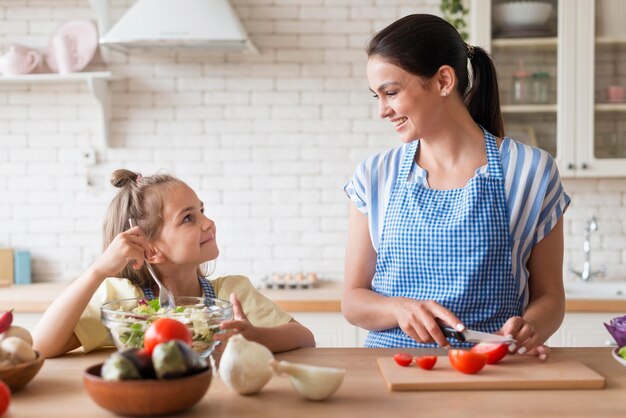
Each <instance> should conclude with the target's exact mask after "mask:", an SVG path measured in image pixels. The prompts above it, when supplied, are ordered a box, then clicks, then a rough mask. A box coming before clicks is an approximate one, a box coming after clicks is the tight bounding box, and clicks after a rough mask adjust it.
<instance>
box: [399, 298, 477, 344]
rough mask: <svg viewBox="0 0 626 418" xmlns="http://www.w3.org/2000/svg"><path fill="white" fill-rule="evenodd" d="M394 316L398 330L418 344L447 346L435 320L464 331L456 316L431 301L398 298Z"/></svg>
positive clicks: (446, 341)
mask: <svg viewBox="0 0 626 418" xmlns="http://www.w3.org/2000/svg"><path fill="white" fill-rule="evenodd" d="M394 314H395V316H396V319H397V320H398V326H399V327H400V329H401V330H402V331H404V332H405V333H406V334H407V335H408V336H409V337H411V338H413V339H414V340H415V341H417V342H418V343H432V342H433V341H434V342H436V343H437V344H439V345H440V346H441V347H447V346H448V345H449V343H448V340H447V339H446V337H445V336H444V335H443V332H442V331H441V328H439V325H437V321H436V319H440V320H442V321H443V322H445V323H447V324H449V325H451V326H452V327H453V328H455V329H456V330H457V331H463V330H464V329H465V326H464V325H463V324H462V323H461V321H460V320H459V318H457V317H456V315H454V314H453V313H452V312H450V311H449V310H448V309H446V308H444V307H443V306H441V305H440V304H438V303H437V302H435V301H433V300H415V299H408V298H398V299H397V303H395V304H394Z"/></svg>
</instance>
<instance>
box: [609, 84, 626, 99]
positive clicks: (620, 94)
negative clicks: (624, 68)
mask: <svg viewBox="0 0 626 418" xmlns="http://www.w3.org/2000/svg"><path fill="white" fill-rule="evenodd" d="M625 92H626V89H625V88H624V87H623V86H608V87H607V88H606V98H607V100H608V101H609V102H611V103H622V102H623V101H624V93H625Z"/></svg>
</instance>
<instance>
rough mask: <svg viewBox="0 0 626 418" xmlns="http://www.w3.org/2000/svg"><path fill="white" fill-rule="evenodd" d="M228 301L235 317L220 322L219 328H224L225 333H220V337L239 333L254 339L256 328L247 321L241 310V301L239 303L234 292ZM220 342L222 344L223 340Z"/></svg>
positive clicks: (225, 338)
mask: <svg viewBox="0 0 626 418" xmlns="http://www.w3.org/2000/svg"><path fill="white" fill-rule="evenodd" d="M230 303H232V304H233V316H234V317H235V319H233V320H232V321H224V322H222V323H221V324H220V329H225V330H226V333H225V334H222V335H224V336H223V337H221V338H223V339H224V340H227V339H228V338H230V337H231V336H232V335H234V334H241V335H243V336H244V337H245V338H246V339H248V340H251V341H255V335H256V331H257V328H256V327H255V326H254V325H252V323H251V322H250V321H248V317H247V316H246V314H245V313H244V312H243V308H242V307H241V303H239V300H237V296H235V294H234V293H231V294H230ZM222 344H224V342H222Z"/></svg>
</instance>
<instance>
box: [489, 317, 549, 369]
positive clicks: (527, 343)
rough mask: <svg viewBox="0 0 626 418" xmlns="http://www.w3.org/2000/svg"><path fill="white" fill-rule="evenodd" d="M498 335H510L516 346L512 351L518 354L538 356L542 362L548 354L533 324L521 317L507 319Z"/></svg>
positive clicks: (547, 349) (546, 347)
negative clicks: (515, 341)
mask: <svg viewBox="0 0 626 418" xmlns="http://www.w3.org/2000/svg"><path fill="white" fill-rule="evenodd" d="M498 334H502V335H510V336H511V337H513V338H514V339H516V340H517V344H516V346H515V347H514V348H513V350H512V351H513V352H514V351H516V350H517V353H518V354H529V355H533V356H538V357H539V358H540V359H542V360H545V359H546V358H548V355H549V354H550V348H549V347H548V346H546V345H544V344H543V341H542V340H541V337H540V336H539V334H537V330H536V327H535V324H534V323H533V322H532V321H530V320H528V319H524V318H522V317H521V316H513V317H511V318H509V319H508V320H507V321H506V322H505V323H504V325H503V326H502V328H501V329H500V331H498ZM509 350H511V348H509Z"/></svg>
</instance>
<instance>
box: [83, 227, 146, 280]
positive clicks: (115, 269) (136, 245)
mask: <svg viewBox="0 0 626 418" xmlns="http://www.w3.org/2000/svg"><path fill="white" fill-rule="evenodd" d="M147 245H148V243H147V242H146V239H145V237H144V235H143V232H142V231H141V228H139V227H138V226H135V227H133V228H130V229H128V230H126V231H124V232H120V233H119V234H118V235H117V236H116V237H115V238H114V239H113V241H111V244H109V246H108V247H107V249H106V250H104V252H103V253H102V255H100V257H98V259H97V260H96V261H95V262H94V263H93V266H92V267H93V268H94V269H95V270H96V271H97V272H98V273H99V274H100V275H102V276H104V277H110V276H115V275H116V274H117V273H119V272H120V271H122V269H123V268H124V267H126V265H128V263H131V262H132V266H133V268H134V269H140V268H141V266H143V260H144V254H145V249H146V247H147Z"/></svg>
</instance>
